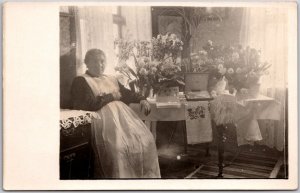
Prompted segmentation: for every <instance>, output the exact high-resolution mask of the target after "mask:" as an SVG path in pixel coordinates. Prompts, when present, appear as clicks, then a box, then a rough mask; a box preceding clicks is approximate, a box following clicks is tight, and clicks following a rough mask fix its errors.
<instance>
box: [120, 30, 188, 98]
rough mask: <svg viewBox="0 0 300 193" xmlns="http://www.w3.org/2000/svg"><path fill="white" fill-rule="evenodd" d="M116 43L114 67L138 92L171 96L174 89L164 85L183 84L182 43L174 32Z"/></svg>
mask: <svg viewBox="0 0 300 193" xmlns="http://www.w3.org/2000/svg"><path fill="white" fill-rule="evenodd" d="M115 45H116V48H117V49H118V55H117V57H118V59H119V62H118V65H117V67H116V68H115V70H116V71H118V72H120V73H121V74H123V75H124V76H126V77H127V78H128V80H129V81H130V82H133V83H134V84H135V88H136V90H137V91H142V90H145V89H146V90H147V92H144V93H143V94H145V93H150V91H151V90H152V91H153V94H158V95H168V93H169V94H170V95H173V93H172V92H174V91H176V90H177V89H171V90H169V91H170V92H169V91H166V90H168V89H167V88H170V87H174V86H175V87H176V86H177V87H178V86H182V85H184V82H183V75H182V73H181V60H180V52H181V50H182V45H183V43H182V41H180V40H179V39H178V38H177V36H176V35H175V34H169V33H168V34H166V35H160V34H159V35H158V36H157V37H156V38H152V40H151V41H130V40H126V39H118V40H116V41H115ZM171 91H172V92H171ZM146 95H147V94H146Z"/></svg>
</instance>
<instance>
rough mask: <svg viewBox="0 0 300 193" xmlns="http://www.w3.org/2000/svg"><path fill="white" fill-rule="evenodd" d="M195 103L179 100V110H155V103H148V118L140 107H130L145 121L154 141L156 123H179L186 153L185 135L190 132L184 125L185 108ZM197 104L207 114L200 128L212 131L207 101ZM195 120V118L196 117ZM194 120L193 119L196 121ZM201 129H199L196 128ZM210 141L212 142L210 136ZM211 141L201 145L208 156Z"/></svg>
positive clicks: (186, 140) (137, 105)
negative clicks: (201, 106) (203, 108)
mask: <svg viewBox="0 0 300 193" xmlns="http://www.w3.org/2000/svg"><path fill="white" fill-rule="evenodd" d="M196 102H197V101H191V102H189V101H186V100H181V101H180V106H179V108H157V106H156V102H155V101H149V103H150V105H151V113H150V114H149V115H148V116H145V115H144V114H143V113H142V112H141V109H140V105H139V104H130V107H131V108H132V109H133V110H134V111H135V112H136V114H138V115H139V117H140V118H141V119H142V120H144V121H145V124H146V125H147V126H148V128H150V130H151V132H152V134H153V136H154V138H155V139H156V125H157V121H179V122H180V125H181V126H182V128H183V137H184V153H187V144H188V139H190V138H189V137H190V136H188V135H187V133H189V132H191V130H189V129H190V128H189V123H186V121H189V120H187V116H186V113H187V111H186V110H187V108H188V104H189V103H196ZM199 103H202V104H205V105H206V108H205V113H206V114H207V117H205V118H206V119H205V120H204V121H203V122H201V123H200V127H201V124H202V125H203V127H209V128H207V129H210V130H212V128H211V119H210V114H209V109H208V106H209V100H205V101H201V102H200V101H199ZM196 118H197V117H196ZM196 118H195V119H196ZM198 129H201V128H198ZM211 140H212V136H211ZM211 140H209V138H208V141H205V142H203V143H207V150H206V152H207V155H208V154H209V151H208V142H210V141H211Z"/></svg>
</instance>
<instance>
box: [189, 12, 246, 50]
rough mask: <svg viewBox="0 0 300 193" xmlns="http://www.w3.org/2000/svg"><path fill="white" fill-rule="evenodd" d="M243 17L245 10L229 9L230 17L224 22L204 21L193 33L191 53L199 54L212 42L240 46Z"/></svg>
mask: <svg viewBox="0 0 300 193" xmlns="http://www.w3.org/2000/svg"><path fill="white" fill-rule="evenodd" d="M242 16H243V8H229V10H228V16H227V17H226V16H225V18H224V19H223V20H222V21H219V20H214V21H204V22H202V23H201V24H200V26H199V28H198V29H197V30H196V31H195V32H193V36H194V37H192V39H191V41H190V42H191V51H192V52H197V51H199V50H200V49H202V47H203V46H204V45H205V44H206V42H207V40H212V41H213V42H215V43H216V44H223V45H229V44H230V45H233V44H239V40H240V29H241V22H242Z"/></svg>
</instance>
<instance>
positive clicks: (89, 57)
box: [84, 49, 105, 64]
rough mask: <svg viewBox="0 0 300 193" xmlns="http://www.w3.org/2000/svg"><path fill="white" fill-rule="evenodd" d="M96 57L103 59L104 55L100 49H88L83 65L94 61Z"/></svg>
mask: <svg viewBox="0 0 300 193" xmlns="http://www.w3.org/2000/svg"><path fill="white" fill-rule="evenodd" d="M97 55H100V56H101V55H102V56H104V57H105V53H104V52H103V51H102V50H100V49H90V50H89V51H87V52H86V54H85V58H84V63H85V64H88V63H89V61H90V60H93V59H95V57H96V56H97Z"/></svg>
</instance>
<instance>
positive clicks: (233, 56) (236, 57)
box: [231, 52, 240, 61]
mask: <svg viewBox="0 0 300 193" xmlns="http://www.w3.org/2000/svg"><path fill="white" fill-rule="evenodd" d="M231 58H232V60H233V61H237V60H238V59H239V58H240V55H239V53H237V52H234V53H233V54H232V56H231Z"/></svg>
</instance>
